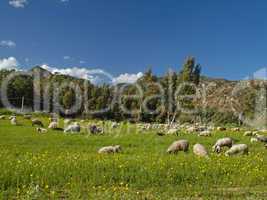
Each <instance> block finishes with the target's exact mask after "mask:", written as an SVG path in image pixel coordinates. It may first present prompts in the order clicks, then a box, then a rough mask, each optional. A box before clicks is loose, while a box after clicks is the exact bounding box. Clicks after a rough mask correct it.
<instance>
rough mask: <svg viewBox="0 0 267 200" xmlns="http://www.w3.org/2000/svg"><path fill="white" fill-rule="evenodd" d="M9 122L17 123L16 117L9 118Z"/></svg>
mask: <svg viewBox="0 0 267 200" xmlns="http://www.w3.org/2000/svg"><path fill="white" fill-rule="evenodd" d="M10 123H11V124H12V125H15V126H16V125H18V122H17V118H16V117H13V118H12V119H11V120H10Z"/></svg>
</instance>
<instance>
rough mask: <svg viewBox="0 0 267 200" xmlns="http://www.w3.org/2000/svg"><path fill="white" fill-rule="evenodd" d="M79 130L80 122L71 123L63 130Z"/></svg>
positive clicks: (75, 131)
mask: <svg viewBox="0 0 267 200" xmlns="http://www.w3.org/2000/svg"><path fill="white" fill-rule="evenodd" d="M80 131H81V127H80V124H79V123H77V122H76V123H74V124H72V125H69V126H68V127H67V128H66V129H65V130H64V133H68V132H71V133H79V132H80Z"/></svg>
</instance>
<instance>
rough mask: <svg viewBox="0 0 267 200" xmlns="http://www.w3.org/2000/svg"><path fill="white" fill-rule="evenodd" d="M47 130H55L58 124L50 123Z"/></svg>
mask: <svg viewBox="0 0 267 200" xmlns="http://www.w3.org/2000/svg"><path fill="white" fill-rule="evenodd" d="M48 128H49V129H57V128H58V123H57V122H51V123H50V124H49V126H48Z"/></svg>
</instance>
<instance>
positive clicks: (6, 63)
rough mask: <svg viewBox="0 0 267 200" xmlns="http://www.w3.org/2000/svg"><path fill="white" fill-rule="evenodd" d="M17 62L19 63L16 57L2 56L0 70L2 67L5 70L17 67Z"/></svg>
mask: <svg viewBox="0 0 267 200" xmlns="http://www.w3.org/2000/svg"><path fill="white" fill-rule="evenodd" d="M18 64H19V63H18V61H17V59H16V58H14V57H9V58H3V59H0V70H2V69H7V70H11V69H17V67H18Z"/></svg>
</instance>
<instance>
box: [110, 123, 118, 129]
mask: <svg viewBox="0 0 267 200" xmlns="http://www.w3.org/2000/svg"><path fill="white" fill-rule="evenodd" d="M118 126H119V125H118V123H116V122H112V124H111V128H113V129H115V128H117V127H118Z"/></svg>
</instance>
